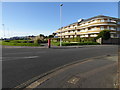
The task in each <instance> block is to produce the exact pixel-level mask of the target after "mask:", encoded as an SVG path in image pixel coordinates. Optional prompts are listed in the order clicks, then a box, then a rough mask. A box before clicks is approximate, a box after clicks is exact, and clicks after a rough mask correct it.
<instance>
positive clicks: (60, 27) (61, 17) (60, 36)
mask: <svg viewBox="0 0 120 90" xmlns="http://www.w3.org/2000/svg"><path fill="white" fill-rule="evenodd" d="M62 6H63V4H60V47H61V46H62Z"/></svg>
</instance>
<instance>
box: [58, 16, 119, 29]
mask: <svg viewBox="0 0 120 90" xmlns="http://www.w3.org/2000/svg"><path fill="white" fill-rule="evenodd" d="M95 18H109V19H115V20H118V18H115V17H110V16H104V15H98V16H95V17H92V18H88V19H83V20H82V21H81V22H74V23H72V24H69V25H67V26H70V25H75V24H78V23H84V22H87V21H90V20H92V19H95ZM67 26H64V27H67ZM61 28H63V27H61ZM59 29H60V28H59Z"/></svg>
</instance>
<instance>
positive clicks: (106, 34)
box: [96, 30, 110, 40]
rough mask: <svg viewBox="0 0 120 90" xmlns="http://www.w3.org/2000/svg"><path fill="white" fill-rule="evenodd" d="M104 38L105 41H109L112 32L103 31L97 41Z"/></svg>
mask: <svg viewBox="0 0 120 90" xmlns="http://www.w3.org/2000/svg"><path fill="white" fill-rule="evenodd" d="M99 38H103V39H104V40H108V39H109V38H110V30H103V31H101V32H100V33H99V34H98V36H97V37H96V39H99Z"/></svg>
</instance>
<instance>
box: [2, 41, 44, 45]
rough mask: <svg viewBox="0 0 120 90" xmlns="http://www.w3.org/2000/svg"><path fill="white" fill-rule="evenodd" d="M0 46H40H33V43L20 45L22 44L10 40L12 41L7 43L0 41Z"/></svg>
mask: <svg viewBox="0 0 120 90" xmlns="http://www.w3.org/2000/svg"><path fill="white" fill-rule="evenodd" d="M0 45H7V46H42V45H40V44H35V43H22V42H19V40H18V41H17V40H15V41H14V40H12V41H8V42H5V41H0Z"/></svg>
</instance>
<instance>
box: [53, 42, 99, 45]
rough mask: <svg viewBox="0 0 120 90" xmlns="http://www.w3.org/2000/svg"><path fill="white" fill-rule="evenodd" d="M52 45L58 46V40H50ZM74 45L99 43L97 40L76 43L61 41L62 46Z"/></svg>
mask: <svg viewBox="0 0 120 90" xmlns="http://www.w3.org/2000/svg"><path fill="white" fill-rule="evenodd" d="M51 44H52V45H54V46H60V42H51ZM75 45H77V46H78V45H100V44H99V43H97V42H76V43H70V42H62V46H75Z"/></svg>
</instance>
